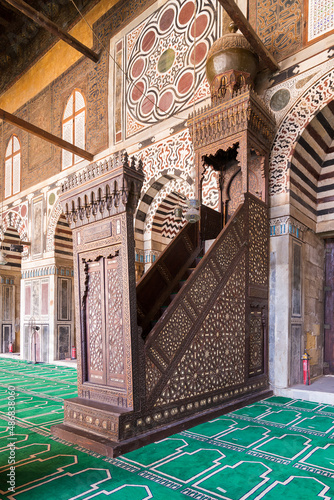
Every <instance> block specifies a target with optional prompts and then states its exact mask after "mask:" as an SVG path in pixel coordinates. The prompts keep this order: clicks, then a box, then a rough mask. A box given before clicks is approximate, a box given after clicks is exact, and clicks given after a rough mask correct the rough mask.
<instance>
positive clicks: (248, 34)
mask: <svg viewBox="0 0 334 500" xmlns="http://www.w3.org/2000/svg"><path fill="white" fill-rule="evenodd" d="M218 2H219V3H220V5H221V6H222V7H223V8H224V9H225V10H226V12H227V13H228V15H229V16H230V18H231V19H232V21H233V22H234V23H235V24H236V25H237V26H238V28H239V30H240V31H241V33H242V34H243V35H244V37H245V38H246V40H247V41H248V42H249V43H250V45H251V46H252V47H253V49H254V50H255V51H256V53H257V54H258V56H259V57H260V58H261V59H262V61H263V62H264V63H265V64H266V66H267V67H268V68H269V69H270V70H271V71H273V72H275V71H278V70H279V65H278V62H277V61H276V60H275V58H274V57H273V56H272V55H271V54H270V52H269V51H268V50H267V48H266V47H265V45H264V43H263V42H262V40H261V39H260V37H259V36H258V34H257V33H256V32H255V31H254V29H253V28H252V26H251V24H250V23H249V21H248V20H247V19H246V18H245V16H244V15H243V13H242V12H241V10H240V9H239V7H238V5H237V4H236V3H235V1H234V0H218Z"/></svg>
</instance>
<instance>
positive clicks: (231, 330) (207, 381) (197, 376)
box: [156, 256, 245, 406]
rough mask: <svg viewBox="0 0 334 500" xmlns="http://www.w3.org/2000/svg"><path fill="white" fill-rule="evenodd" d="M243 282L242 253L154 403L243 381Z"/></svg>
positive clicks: (161, 403) (163, 403) (196, 394)
mask: <svg viewBox="0 0 334 500" xmlns="http://www.w3.org/2000/svg"><path fill="white" fill-rule="evenodd" d="M244 282H245V257H244V256H243V257H242V258H241V260H240V262H239V264H238V266H237V267H236V268H235V271H234V273H233V274H232V276H231V277H230V278H229V280H228V281H227V283H226V285H225V287H224V288H223V290H222V292H221V294H220V295H219V296H218V298H217V300H216V301H215V303H214V305H213V307H212V308H211V310H210V312H209V314H208V315H207V317H206V318H205V320H204V322H203V325H202V327H201V329H200V330H199V331H198V333H197V335H196V336H195V338H194V340H193V341H192V343H191V345H190V346H189V348H188V349H187V350H186V352H185V354H184V355H183V356H182V358H181V360H180V362H179V364H178V366H177V368H176V370H175V371H174V373H173V376H172V377H171V378H170V380H169V381H168V383H167V385H166V387H165V389H164V390H163V392H162V394H161V396H160V397H159V398H158V400H157V402H156V405H157V406H160V405H165V404H169V403H172V402H175V401H179V400H183V399H187V398H191V397H194V396H198V395H199V394H204V393H207V392H212V391H215V390H219V389H223V388H225V387H233V386H235V385H237V384H241V383H243V382H244V380H245V375H244V367H245V365H244V364H245V296H244V286H243V284H244Z"/></svg>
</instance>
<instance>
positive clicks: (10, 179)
mask: <svg viewBox="0 0 334 500" xmlns="http://www.w3.org/2000/svg"><path fill="white" fill-rule="evenodd" d="M20 178H21V144H20V141H19V139H18V137H17V136H16V135H12V137H11V138H10V139H9V142H8V146H7V149H6V153H5V198H8V197H9V196H12V195H13V194H16V193H19V192H20Z"/></svg>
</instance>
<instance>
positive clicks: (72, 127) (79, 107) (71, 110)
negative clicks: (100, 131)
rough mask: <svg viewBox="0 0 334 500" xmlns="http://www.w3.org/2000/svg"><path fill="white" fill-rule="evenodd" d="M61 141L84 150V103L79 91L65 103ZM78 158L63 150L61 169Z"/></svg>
mask: <svg viewBox="0 0 334 500" xmlns="http://www.w3.org/2000/svg"><path fill="white" fill-rule="evenodd" d="M62 129H63V139H64V140H65V141H67V142H70V143H71V144H74V145H75V146H78V147H79V148H81V149H85V145H86V144H85V143H86V141H85V135H86V103H85V99H84V96H83V95H82V94H81V92H80V91H79V90H75V91H74V92H73V93H72V94H71V95H70V98H69V100H68V101H67V104H66V107H65V111H64V115H63V123H62ZM81 160H82V158H81V157H80V156H77V155H75V154H74V153H71V152H70V151H66V150H65V149H63V161H62V165H63V168H68V167H71V166H72V165H74V164H75V163H78V162H79V161H81Z"/></svg>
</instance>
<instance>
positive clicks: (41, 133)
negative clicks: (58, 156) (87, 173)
mask: <svg viewBox="0 0 334 500" xmlns="http://www.w3.org/2000/svg"><path fill="white" fill-rule="evenodd" d="M0 118H1V119H2V120H3V121H4V122H7V123H10V124H12V125H15V127H18V128H20V129H22V130H25V131H26V132H29V133H30V134H33V135H35V136H36V137H39V138H40V139H44V140H45V141H48V142H51V144H54V145H55V146H58V147H59V148H62V149H66V151H70V152H71V153H74V154H75V155H77V156H80V157H81V158H84V159H85V160H88V161H93V158H94V155H93V154H92V153H89V152H88V151H86V150H85V149H81V148H78V147H77V146H75V145H74V144H71V143H70V142H67V141H64V139H61V138H60V137H57V136H55V135H53V134H50V132H47V131H46V130H43V129H41V128H39V127H36V125H33V124H32V123H29V122H27V121H26V120H23V119H22V118H19V117H17V116H15V115H12V114H11V113H8V111H5V110H4V109H1V108H0Z"/></svg>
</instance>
